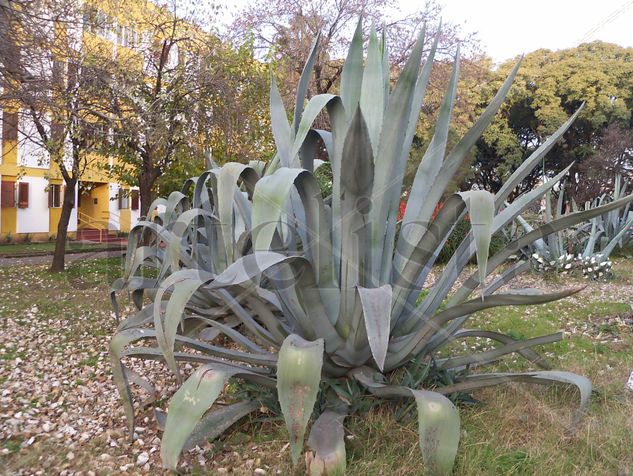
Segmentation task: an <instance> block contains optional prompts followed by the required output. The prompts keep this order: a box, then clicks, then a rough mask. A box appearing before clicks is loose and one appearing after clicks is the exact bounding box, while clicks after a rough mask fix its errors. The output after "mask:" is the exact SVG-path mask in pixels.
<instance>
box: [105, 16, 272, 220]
mask: <svg viewBox="0 0 633 476" xmlns="http://www.w3.org/2000/svg"><path fill="white" fill-rule="evenodd" d="M179 11H180V10H179V9H178V8H176V7H172V8H171V9H167V8H165V7H153V8H150V9H149V11H147V10H146V11H143V12H142V14H141V15H138V14H136V15H134V14H132V15H131V17H130V18H128V19H125V18H124V19H123V20H122V21H123V22H125V21H127V22H128V23H130V24H133V25H134V26H133V28H134V29H135V30H136V31H139V32H142V35H143V40H142V41H136V42H131V43H130V44H128V45H127V47H126V49H125V52H123V53H121V54H125V55H127V57H128V59H127V60H126V61H121V59H120V58H117V59H116V60H113V61H112V62H111V63H110V64H108V65H107V66H106V69H107V70H108V71H109V72H110V74H108V75H103V81H104V83H103V86H104V91H106V92H107V95H108V96H109V100H108V101H107V106H108V107H107V110H104V111H103V113H104V117H107V118H109V121H110V125H111V127H112V129H113V143H112V144H111V147H110V152H111V153H112V154H113V155H116V156H117V157H118V159H119V160H118V162H117V163H115V164H114V165H113V166H112V167H111V171H112V172H113V173H114V175H115V176H117V177H118V178H119V179H120V180H121V181H123V182H126V183H129V184H131V185H138V186H139V189H140V198H141V215H142V216H145V215H146V214H147V212H148V209H149V205H150V204H151V202H152V199H153V196H154V192H155V189H156V186H157V184H159V183H160V182H161V181H162V182H163V184H164V185H166V186H167V187H168V188H169V184H170V183H175V182H178V181H179V180H180V177H179V171H182V172H183V173H184V172H185V171H187V172H188V171H192V170H201V168H202V167H203V165H204V157H205V154H207V153H209V152H211V151H212V152H213V156H214V157H215V158H216V159H219V161H220V162H222V161H225V160H235V159H237V158H239V159H240V160H247V159H248V158H259V157H256V154H259V153H261V152H262V151H263V152H264V153H265V151H266V150H269V149H270V142H269V140H268V139H267V138H266V132H267V124H268V119H267V117H265V115H264V113H263V111H265V108H266V106H265V104H266V102H267V101H265V99H266V98H265V97H264V96H263V91H265V89H264V85H265V74H264V71H263V69H262V68H261V67H260V66H259V65H257V64H256V62H255V61H254V60H253V58H252V55H250V54H249V51H248V50H247V49H246V48H244V49H242V50H240V51H237V52H236V51H232V50H231V49H230V48H229V47H228V45H225V44H223V43H222V42H221V41H220V40H219V39H218V38H217V36H215V35H213V34H211V33H208V32H206V31H204V30H203V29H202V28H201V26H200V25H199V24H198V23H197V22H196V19H195V18H194V17H193V16H191V15H184V16H180V15H179V14H177V13H178V12H179ZM234 91H238V93H237V94H235V93H234ZM181 161H185V162H188V163H177V162H181ZM174 174H175V177H174ZM174 178H175V180H172V179H174ZM159 179H161V180H159Z"/></svg>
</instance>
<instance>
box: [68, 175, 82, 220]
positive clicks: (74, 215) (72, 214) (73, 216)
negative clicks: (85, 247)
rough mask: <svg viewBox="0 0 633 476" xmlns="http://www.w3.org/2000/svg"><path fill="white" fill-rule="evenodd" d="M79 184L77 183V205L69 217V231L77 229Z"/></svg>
mask: <svg viewBox="0 0 633 476" xmlns="http://www.w3.org/2000/svg"><path fill="white" fill-rule="evenodd" d="M78 200H79V185H75V206H74V207H73V210H72V211H71V212H70V218H69V219H68V231H77V203H79V201H78Z"/></svg>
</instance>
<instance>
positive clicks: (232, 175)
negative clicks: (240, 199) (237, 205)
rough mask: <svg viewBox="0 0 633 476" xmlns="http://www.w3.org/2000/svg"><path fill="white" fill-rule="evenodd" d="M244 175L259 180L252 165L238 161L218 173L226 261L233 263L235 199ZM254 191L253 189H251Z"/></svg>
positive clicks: (220, 213) (252, 179) (219, 204)
mask: <svg viewBox="0 0 633 476" xmlns="http://www.w3.org/2000/svg"><path fill="white" fill-rule="evenodd" d="M242 175H250V176H251V177H250V181H251V183H254V182H256V181H257V174H256V173H255V171H254V170H253V169H251V168H250V167H248V166H246V165H244V164H239V163H236V162H229V163H227V164H225V165H224V166H223V167H222V168H221V169H220V172H219V174H218V205H217V209H218V216H219V219H220V228H221V230H222V237H223V241H224V247H225V250H226V262H227V263H232V262H233V258H234V243H235V236H234V230H233V213H234V205H233V204H234V199H235V195H236V194H240V192H239V189H238V187H237V181H238V179H239V178H240V177H241V176H242ZM251 191H252V189H251Z"/></svg>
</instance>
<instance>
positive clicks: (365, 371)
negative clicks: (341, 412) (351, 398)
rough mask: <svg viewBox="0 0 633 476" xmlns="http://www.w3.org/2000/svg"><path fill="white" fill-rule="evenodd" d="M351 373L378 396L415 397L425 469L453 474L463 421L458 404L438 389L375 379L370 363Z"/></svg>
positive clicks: (431, 471)
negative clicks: (395, 383) (437, 391)
mask: <svg viewBox="0 0 633 476" xmlns="http://www.w3.org/2000/svg"><path fill="white" fill-rule="evenodd" d="M351 375H352V376H353V377H354V378H355V379H356V380H358V382H359V383H361V384H362V385H363V386H364V387H366V388H367V390H369V392H370V393H372V394H374V395H377V396H379V397H383V398H400V397H405V398H410V397H414V398H415V401H416V404H417V409H418V433H419V436H420V448H421V449H422V457H423V459H424V466H425V469H426V471H427V472H428V473H429V474H432V475H447V474H451V470H452V468H453V464H454V462H455V456H456V454H457V447H458V445H459V436H460V421H459V413H458V412H457V408H455V405H453V403H452V402H451V401H450V400H449V399H448V398H446V397H444V396H443V395H441V394H439V393H436V392H429V391H426V390H413V389H410V388H408V387H404V386H400V385H385V384H383V383H380V382H376V381H375V380H374V379H373V378H372V371H371V369H369V368H367V367H359V368H356V369H354V370H353V371H352V372H351ZM441 388H442V387H440V389H441Z"/></svg>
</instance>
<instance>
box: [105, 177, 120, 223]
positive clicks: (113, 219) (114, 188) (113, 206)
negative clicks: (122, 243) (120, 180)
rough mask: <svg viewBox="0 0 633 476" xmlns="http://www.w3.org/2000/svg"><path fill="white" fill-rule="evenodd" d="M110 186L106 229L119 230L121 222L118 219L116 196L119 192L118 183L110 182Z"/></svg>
mask: <svg viewBox="0 0 633 476" xmlns="http://www.w3.org/2000/svg"><path fill="white" fill-rule="evenodd" d="M109 188H110V204H109V207H110V208H109V210H110V220H109V223H108V230H120V229H121V223H120V221H119V216H120V212H119V201H118V200H117V196H118V194H119V184H116V183H111V184H110V185H109Z"/></svg>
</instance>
